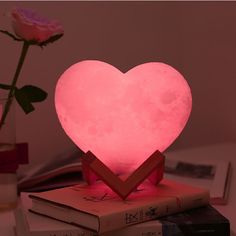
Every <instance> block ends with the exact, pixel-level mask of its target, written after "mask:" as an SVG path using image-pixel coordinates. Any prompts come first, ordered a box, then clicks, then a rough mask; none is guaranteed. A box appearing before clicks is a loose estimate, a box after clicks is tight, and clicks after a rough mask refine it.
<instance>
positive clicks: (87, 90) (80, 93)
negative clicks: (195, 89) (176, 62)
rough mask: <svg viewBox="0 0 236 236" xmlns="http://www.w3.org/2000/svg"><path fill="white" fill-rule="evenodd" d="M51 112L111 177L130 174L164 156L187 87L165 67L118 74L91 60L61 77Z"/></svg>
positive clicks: (180, 124) (182, 113) (181, 117)
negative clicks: (154, 156) (155, 154)
mask: <svg viewBox="0 0 236 236" xmlns="http://www.w3.org/2000/svg"><path fill="white" fill-rule="evenodd" d="M55 105H56V111H57V114H58V117H59V120H60V122H61V125H62V127H63V129H64V130H65V132H66V133H67V135H68V136H69V137H70V138H71V139H72V140H73V142H74V143H75V144H76V145H77V146H79V147H80V148H81V149H82V150H83V151H84V152H87V151H91V152H92V153H93V154H95V155H96V157H97V158H98V159H99V160H100V161H102V162H103V163H104V164H105V165H106V166H108V167H109V168H110V169H111V170H112V171H113V172H114V173H123V172H131V171H133V170H135V169H136V168H137V167H139V166H140V165H141V164H142V163H143V162H144V161H145V160H146V159H147V158H148V157H149V156H150V155H151V154H152V153H153V152H155V151H156V150H159V151H161V152H163V151H164V150H165V149H166V148H167V147H168V146H169V145H170V144H171V143H172V142H173V141H174V140H175V139H176V138H177V137H178V135H179V134H180V133H181V131H182V130H183V128H184V126H185V124H186V122H187V120H188V118H189V115H190V112H191V107H192V97H191V91H190V88H189V86H188V84H187V82H186V81H185V79H184V78H183V76H182V75H181V74H180V73H179V72H178V71H176V70H175V69H174V68H172V67H171V66H169V65H166V64H164V63H159V62H150V63H145V64H142V65H139V66H136V67H134V68H133V69H131V70H129V71H128V72H126V73H122V72H121V71H119V70H118V69H116V68H115V67H113V66H111V65H109V64H107V63H104V62H101V61H95V60H88V61H82V62H79V63H77V64H75V65H73V66H71V67H70V68H69V69H67V70H66V71H65V72H64V73H63V74H62V76H61V77H60V79H59V81H58V83H57V86H56V92H55Z"/></svg>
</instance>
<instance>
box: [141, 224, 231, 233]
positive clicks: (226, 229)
mask: <svg viewBox="0 0 236 236" xmlns="http://www.w3.org/2000/svg"><path fill="white" fill-rule="evenodd" d="M162 223H163V225H162V234H161V235H162V236H172V235H178V236H189V235H199V236H230V225H229V223H226V222H224V223H220V222H217V223H212V224H209V223H207V222H206V224H191V223H186V224H182V225H178V224H174V223H170V222H162ZM144 235H145V234H144ZM150 235H155V234H150Z"/></svg>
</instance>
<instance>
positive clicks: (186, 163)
mask: <svg viewBox="0 0 236 236" xmlns="http://www.w3.org/2000/svg"><path fill="white" fill-rule="evenodd" d="M227 148H228V149H230V148H232V145H230V144H221V145H220V144H219V145H212V146H210V145H209V146H203V147H197V148H196V147H195V148H188V149H182V150H177V151H174V152H167V153H166V157H167V158H166V161H165V175H164V176H165V178H168V179H173V180H177V181H179V182H182V183H186V184H191V185H193V186H198V187H204V188H207V189H209V191H210V203H211V204H214V205H225V204H227V200H228V193H229V187H230V179H231V174H232V170H231V164H230V162H229V161H227V160H224V159H222V158H220V157H222V156H224V155H225V153H226V152H225V149H227ZM217 157H218V158H217Z"/></svg>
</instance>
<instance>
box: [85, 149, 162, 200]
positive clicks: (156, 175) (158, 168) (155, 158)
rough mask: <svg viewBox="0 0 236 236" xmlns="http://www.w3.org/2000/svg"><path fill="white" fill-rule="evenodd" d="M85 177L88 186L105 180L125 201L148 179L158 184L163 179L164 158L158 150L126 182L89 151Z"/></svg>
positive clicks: (86, 155) (86, 158)
mask: <svg viewBox="0 0 236 236" xmlns="http://www.w3.org/2000/svg"><path fill="white" fill-rule="evenodd" d="M81 159H82V167H83V175H84V178H85V180H86V181H87V183H88V184H93V183H94V182H95V181H96V180H97V179H101V180H103V181H104V182H105V183H106V184H107V185H108V186H109V187H110V188H111V189H112V190H113V191H114V192H116V193H117V194H118V195H119V196H120V197H121V198H122V199H125V198H127V197H128V196H129V194H130V193H131V192H132V191H133V190H135V189H136V188H137V187H138V186H139V185H140V184H141V183H142V182H143V181H144V180H145V179H146V178H148V179H149V180H150V181H151V182H152V183H153V184H157V183H159V182H160V181H161V179H162V178H163V173H164V160H165V158H164V156H163V155H162V153H161V152H159V151H158V150H157V151H156V152H154V153H153V154H152V155H151V156H150V157H149V158H148V159H147V160H146V161H144V162H143V164H142V165H141V166H139V167H138V169H136V170H135V171H134V172H133V173H132V174H131V175H130V176H129V177H128V178H127V179H126V180H125V181H123V180H121V179H120V178H119V177H118V176H116V175H115V174H114V173H113V172H112V171H111V170H110V169H109V168H108V167H107V166H106V165H105V164H104V163H103V162H101V161H100V160H99V159H98V158H97V157H96V156H95V155H94V154H93V153H92V152H90V151H88V152H87V153H86V154H85V155H84V156H83V157H82V158H81Z"/></svg>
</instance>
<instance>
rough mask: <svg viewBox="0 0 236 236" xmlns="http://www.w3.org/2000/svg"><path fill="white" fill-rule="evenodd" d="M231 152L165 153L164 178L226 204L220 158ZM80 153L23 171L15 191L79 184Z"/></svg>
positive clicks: (213, 148)
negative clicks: (190, 186)
mask: <svg viewBox="0 0 236 236" xmlns="http://www.w3.org/2000/svg"><path fill="white" fill-rule="evenodd" d="M234 149H235V146H234V144H232V143H222V144H215V145H207V146H200V147H193V148H185V149H179V150H175V151H167V152H165V156H166V161H165V162H166V163H165V178H169V179H173V180H177V181H179V182H183V183H187V184H191V185H193V186H198V187H204V188H207V189H209V191H210V203H211V204H214V205H225V204H227V200H228V193H229V187H230V179H231V178H230V177H231V165H230V162H229V161H227V160H225V158H224V159H223V158H222V156H230V155H231V156H232V155H233V154H234V152H233V151H232V150H234ZM82 154H83V153H82V152H81V151H80V150H74V149H73V150H68V151H67V152H66V153H63V155H59V156H57V157H54V158H52V159H50V160H48V161H47V162H43V163H41V164H38V165H37V166H35V167H32V168H30V170H29V171H27V172H26V171H24V172H23V173H21V175H20V176H19V179H18V189H19V190H20V191H27V192H37V191H45V190H51V189H55V188H61V187H66V186H72V185H75V184H79V183H80V182H81V181H82V173H81V171H82V168H81V162H80V156H81V155H82ZM190 169H191V171H189V170H190Z"/></svg>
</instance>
